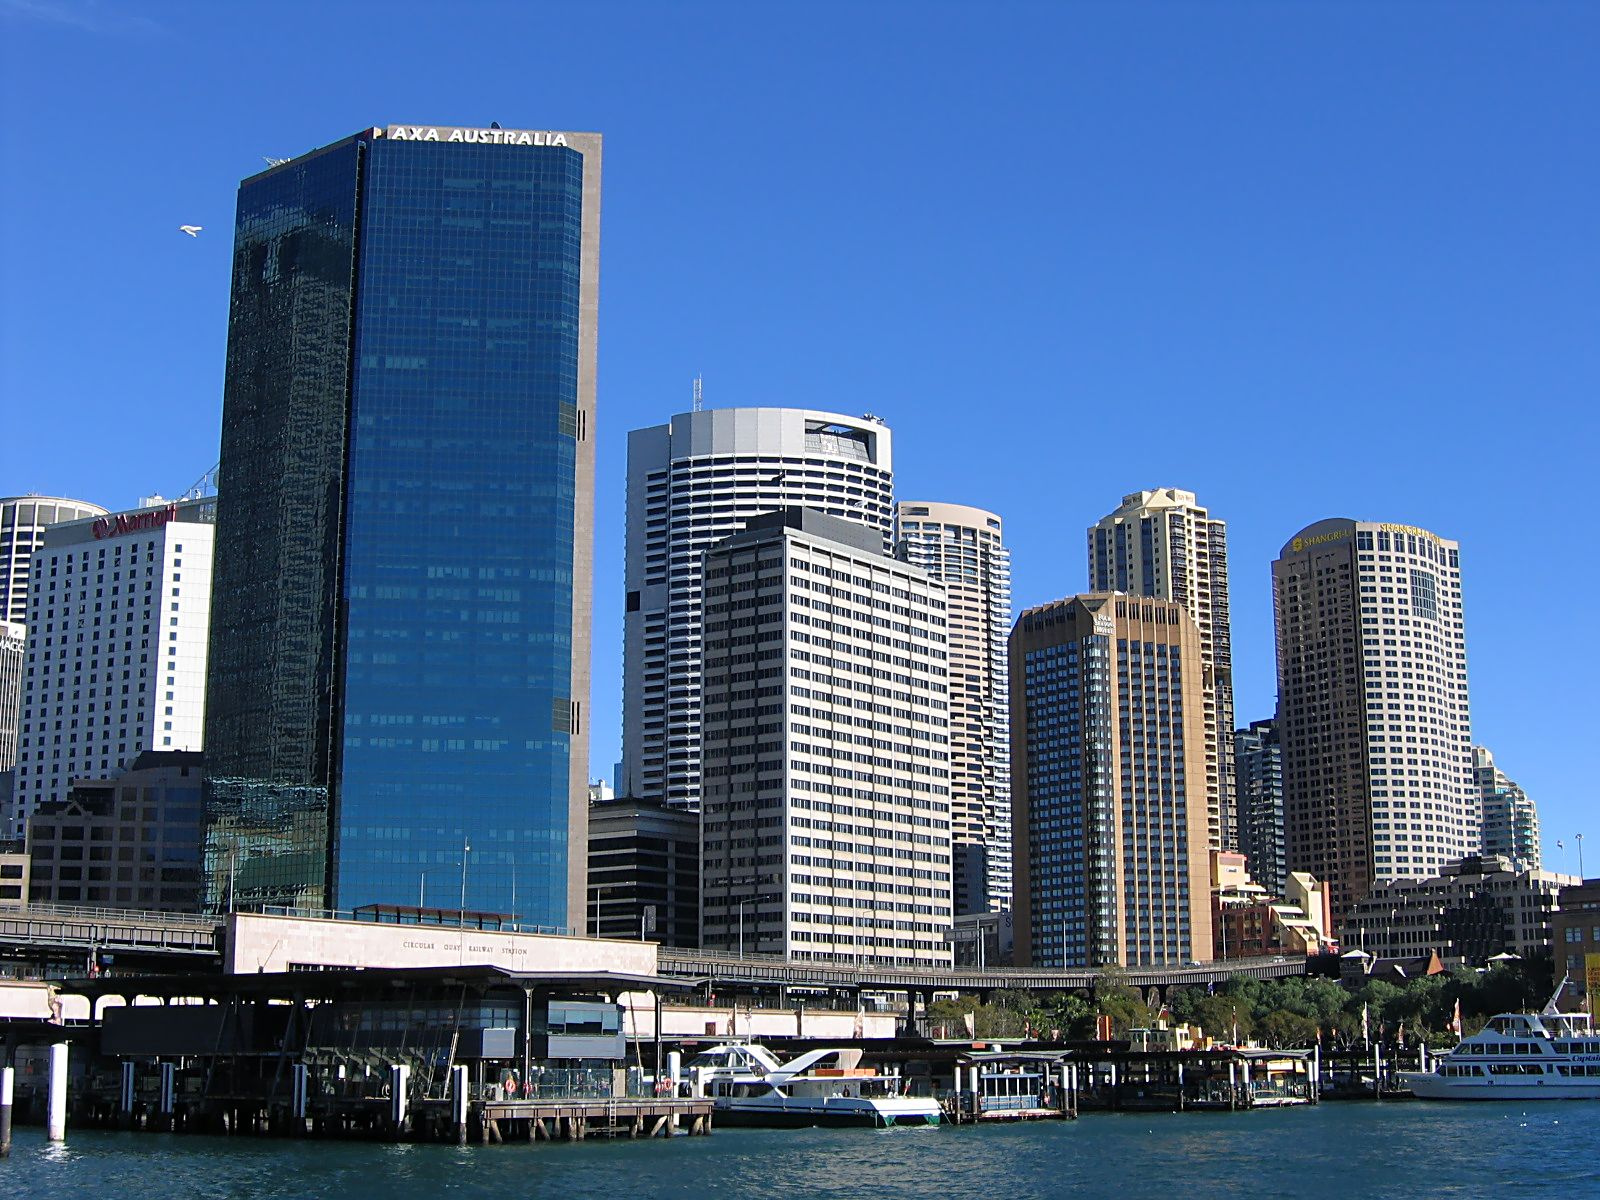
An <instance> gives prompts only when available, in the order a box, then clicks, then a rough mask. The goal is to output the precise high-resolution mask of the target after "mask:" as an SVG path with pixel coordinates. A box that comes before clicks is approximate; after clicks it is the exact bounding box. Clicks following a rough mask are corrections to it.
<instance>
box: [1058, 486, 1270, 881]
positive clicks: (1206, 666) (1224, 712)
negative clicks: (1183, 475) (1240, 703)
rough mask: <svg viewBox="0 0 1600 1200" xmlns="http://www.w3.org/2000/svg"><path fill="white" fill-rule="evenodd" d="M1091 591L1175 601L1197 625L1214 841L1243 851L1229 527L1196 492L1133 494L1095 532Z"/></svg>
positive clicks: (1174, 490) (1224, 847)
mask: <svg viewBox="0 0 1600 1200" xmlns="http://www.w3.org/2000/svg"><path fill="white" fill-rule="evenodd" d="M1089 590H1090V591H1091V592H1127V593H1128V594H1129V595H1133V596H1153V597H1154V598H1155V599H1157V600H1170V601H1172V602H1173V603H1175V604H1181V605H1183V607H1184V611H1186V612H1187V613H1188V614H1189V619H1190V620H1192V621H1193V622H1194V624H1195V628H1196V629H1197V630H1198V631H1199V633H1200V661H1201V666H1202V668H1203V670H1204V677H1203V678H1202V679H1201V691H1202V693H1203V695H1204V704H1205V737H1206V825H1207V836H1208V837H1209V838H1210V845H1211V849H1213V850H1235V849H1237V848H1238V844H1239V825H1238V814H1237V813H1236V812H1235V806H1234V800H1233V791H1234V779H1233V635H1232V632H1231V630H1230V626H1229V620H1228V527H1227V525H1226V524H1225V523H1224V522H1222V521H1219V520H1216V519H1214V518H1213V517H1212V516H1211V514H1210V511H1209V510H1208V509H1205V508H1202V507H1201V506H1200V503H1199V502H1198V501H1197V500H1196V499H1195V494H1194V493H1193V492H1185V491H1182V490H1180V489H1178V488H1159V489H1155V490H1151V491H1143V492H1132V493H1130V494H1129V495H1126V496H1124V497H1123V498H1122V503H1121V505H1119V506H1118V508H1117V510H1116V511H1115V512H1113V513H1110V514H1108V515H1107V516H1105V517H1102V518H1101V519H1100V521H1099V522H1098V523H1097V524H1096V525H1094V526H1093V527H1091V528H1090V530H1089Z"/></svg>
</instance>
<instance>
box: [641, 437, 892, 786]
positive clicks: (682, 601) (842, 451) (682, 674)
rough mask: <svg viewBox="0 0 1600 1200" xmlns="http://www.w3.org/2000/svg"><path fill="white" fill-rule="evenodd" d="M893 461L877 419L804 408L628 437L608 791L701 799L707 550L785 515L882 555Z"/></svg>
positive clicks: (887, 536)
mask: <svg viewBox="0 0 1600 1200" xmlns="http://www.w3.org/2000/svg"><path fill="white" fill-rule="evenodd" d="M891 463H892V454H891V446H890V435H889V430H888V429H887V428H886V427H885V426H884V425H883V424H882V422H880V421H878V420H877V418H875V417H860V418H856V417H846V416H841V415H839V414H838V413H828V412H816V411H811V410H807V409H786V408H724V409H711V410H708V411H703V412H693V413H680V414H679V415H678V416H676V417H674V418H672V420H671V421H670V422H668V423H667V424H665V425H656V426H652V427H650V428H648V429H636V430H634V431H633V432H632V433H630V434H629V435H628V524H627V544H626V551H625V562H624V571H623V574H624V587H625V588H626V589H627V604H626V615H625V617H624V621H623V625H624V632H623V670H622V677H623V683H622V763H623V773H622V781H621V783H620V784H619V790H620V791H622V792H623V793H624V794H626V795H631V796H641V797H644V798H647V799H661V800H665V801H666V802H667V803H669V804H681V805H689V806H693V805H695V804H697V803H699V800H700V716H701V712H700V630H701V605H702V602H703V595H702V589H701V585H700V570H701V560H702V558H703V556H704V554H705V551H706V550H707V549H708V548H709V547H710V546H712V545H713V544H714V543H716V542H718V541H721V540H722V539H723V538H726V537H729V536H731V535H733V534H735V533H737V532H739V530H741V529H743V528H744V527H745V525H746V523H747V522H749V520H750V519H751V518H752V517H755V516H757V515H758V514H760V513H767V512H774V511H777V510H779V509H782V508H786V507H803V508H808V509H811V510H813V511H816V512H821V513H826V514H828V515H831V516H835V517H840V518H843V519H846V520H850V521H856V522H860V523H861V524H864V525H867V526H869V527H870V528H872V529H874V530H876V531H877V532H878V534H879V535H880V537H881V539H882V542H883V545H884V546H885V547H887V546H888V545H889V540H890V537H891V535H892V530H893V521H894V508H893V502H894V497H893V486H894V474H893V470H892V467H891Z"/></svg>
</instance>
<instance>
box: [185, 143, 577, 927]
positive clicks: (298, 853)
mask: <svg viewBox="0 0 1600 1200" xmlns="http://www.w3.org/2000/svg"><path fill="white" fill-rule="evenodd" d="M600 146H601V143H600V136H599V135H598V134H587V133H558V132H551V131H542V130H540V131H535V130H516V129H501V128H499V127H491V128H489V129H461V128H449V127H432V126H410V125H391V126H389V127H388V128H387V129H369V130H363V131H362V132H360V133H358V134H356V135H355V136H353V137H349V138H346V139H344V140H343V141H340V142H336V143H334V144H332V145H330V146H326V147H324V148H323V149H320V150H315V151H312V152H311V153H308V154H305V155H303V156H301V157H299V158H296V159H293V160H291V161H289V162H286V163H282V164H279V165H277V166H273V167H271V168H269V169H268V170H266V171H264V172H262V173H261V174H259V175H256V176H253V177H252V178H250V179H247V180H245V181H244V183H243V184H242V185H241V186H240V189H239V204H238V219H237V225H236V229H235V241H234V276H233V299H232V306H231V312H230V320H229V328H228V359H227V379H226V385H225V390H224V401H223V419H222V463H221V477H222V479H223V480H224V481H225V486H224V489H223V494H222V497H221V501H220V506H219V512H218V522H219V526H220V528H221V531H222V538H221V542H220V554H219V555H218V560H217V593H216V623H215V634H214V637H213V643H212V646H213V649H212V654H213V668H214V670H213V673H212V685H211V693H210V696H209V700H208V713H207V729H206V751H207V753H206V765H207V776H208V777H207V800H206V803H207V821H208V836H207V847H206V858H207V862H206V866H207V876H208V891H207V897H208V899H207V902H208V904H209V905H210V906H211V907H213V908H214V907H217V906H219V905H220V904H221V903H222V902H223V900H224V898H225V894H226V892H227V889H228V886H229V884H228V879H229V864H230V863H232V864H233V865H234V868H235V871H236V876H235V880H234V886H235V889H236V891H237V894H238V898H239V901H240V903H245V904H257V903H266V904H281V905H291V906H296V907H300V908H309V909H322V908H324V907H337V908H343V909H349V908H354V907H358V906H361V905H365V904H372V903H388V904H410V903H412V902H413V901H414V900H415V898H416V896H417V894H418V889H419V886H420V885H421V883H422V876H423V875H424V873H428V872H438V873H440V874H441V875H443V874H454V873H456V872H458V871H461V870H462V865H463V863H465V871H464V875H465V880H466V882H465V891H466V899H465V906H466V907H468V908H475V909H479V910H492V911H497V912H502V913H512V912H515V914H516V916H517V917H518V919H519V920H520V921H523V922H526V923H528V924H536V925H547V926H581V924H582V921H583V915H582V914H583V898H584V883H583V881H584V873H585V864H586V859H587V855H586V853H585V850H584V845H583V841H584V831H585V828H586V818H587V814H586V812H585V809H586V806H587V799H588V797H587V783H588V766H589V764H588V720H587V709H588V686H589V678H588V672H589V641H590V618H591V607H590V598H591V590H590V589H591V579H592V575H593V544H592V543H593V497H594V443H593V438H594V406H595V338H596V328H595V324H596V317H597V311H598V295H599V292H598V289H599V278H598V269H599V244H600V243H599V239H600V228H599V219H600V169H601V167H600V155H601V149H600Z"/></svg>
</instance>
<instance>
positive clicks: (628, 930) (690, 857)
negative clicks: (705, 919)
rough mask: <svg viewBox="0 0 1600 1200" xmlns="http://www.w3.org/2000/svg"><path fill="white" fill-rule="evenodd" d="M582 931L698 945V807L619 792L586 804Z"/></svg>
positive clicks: (599, 934)
mask: <svg viewBox="0 0 1600 1200" xmlns="http://www.w3.org/2000/svg"><path fill="white" fill-rule="evenodd" d="M606 790H607V791H609V790H610V788H609V787H608V788H607V789H606ZM588 929H589V936H590V937H600V938H643V939H644V940H645V941H648V942H660V943H661V944H662V945H664V946H689V947H692V946H698V945H699V944H700V815H699V814H698V813H696V812H693V811H692V810H690V809H686V808H683V807H682V806H678V805H670V804H663V803H662V802H661V801H659V800H633V799H630V798H628V797H626V796H624V797H621V798H620V799H618V798H615V797H606V798H605V799H596V800H593V801H591V802H590V804H589V914H588Z"/></svg>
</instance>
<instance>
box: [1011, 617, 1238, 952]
mask: <svg viewBox="0 0 1600 1200" xmlns="http://www.w3.org/2000/svg"><path fill="white" fill-rule="evenodd" d="M1202 661H1203V658H1202V655H1201V652H1200V634H1199V632H1198V630H1196V628H1195V625H1194V622H1193V621H1192V620H1191V619H1190V618H1189V615H1188V612H1187V610H1186V609H1185V608H1184V607H1183V606H1182V605H1181V604H1177V603H1174V602H1169V601H1164V600H1153V599H1149V598H1145V597H1138V596H1127V595H1120V594H1095V595H1083V596H1075V597H1072V598H1071V599H1068V600H1057V601H1055V602H1053V603H1050V604H1045V605H1041V606H1039V607H1037V608H1030V609H1028V610H1027V611H1025V612H1024V613H1023V614H1022V616H1021V617H1019V618H1018V619H1017V624H1016V627H1015V628H1014V629H1013V630H1012V631H1011V764H1012V778H1011V797H1012V818H1011V820H1012V828H1013V830H1014V831H1015V840H1016V845H1015V871H1016V892H1015V907H1014V909H1013V911H1014V913H1015V914H1016V927H1017V928H1016V955H1017V965H1018V966H1024V967H1026V966H1033V967H1093V966H1100V965H1103V964H1108V963H1119V964H1122V965H1124V966H1135V965H1138V966H1150V965H1164V964H1181V963H1185V962H1188V961H1190V960H1191V959H1207V958H1210V956H1211V944H1212V936H1211V907H1210V870H1211V866H1210V860H1209V854H1210V849H1209V845H1208V836H1207V777H1206V769H1205V767H1206V758H1205V745H1206V738H1205V726H1204V721H1203V718H1202V713H1203V711H1204V710H1203V700H1202V695H1203V689H1202V687H1201V679H1202V677H1203V676H1204V673H1205V669H1204V667H1203V666H1202V665H1201V664H1202Z"/></svg>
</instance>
